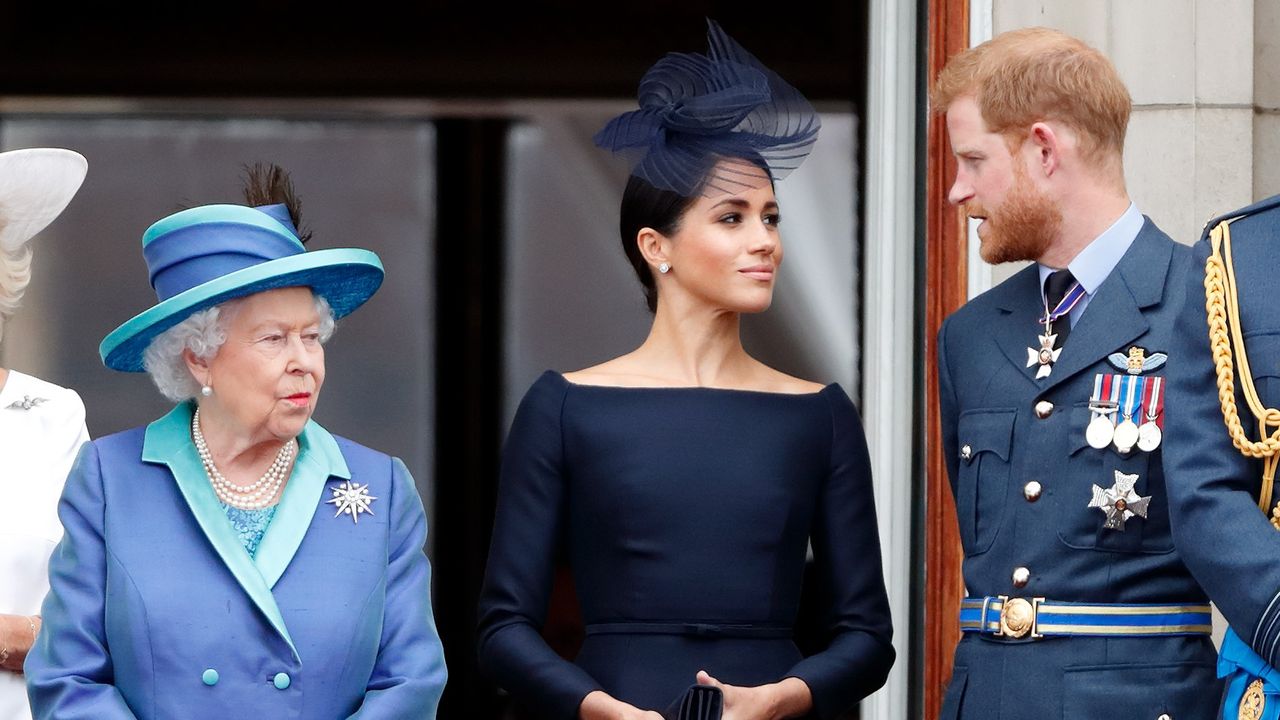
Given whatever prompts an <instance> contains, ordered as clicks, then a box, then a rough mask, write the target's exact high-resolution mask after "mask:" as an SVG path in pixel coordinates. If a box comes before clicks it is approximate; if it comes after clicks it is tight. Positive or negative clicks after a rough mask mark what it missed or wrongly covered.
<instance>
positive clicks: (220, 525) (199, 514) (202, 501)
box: [142, 403, 351, 660]
mask: <svg viewBox="0 0 1280 720" xmlns="http://www.w3.org/2000/svg"><path fill="white" fill-rule="evenodd" d="M192 412H193V406H192V405H191V404H190V403H182V404H180V405H178V406H177V407H175V408H174V409H173V410H172V411H171V412H170V413H169V414H168V415H165V416H164V417H162V418H160V419H159V420H156V421H155V422H153V423H151V424H150V425H148V426H147V432H146V436H145V438H144V440H143V446H142V460H143V461H144V462H150V463H158V464H162V465H167V466H168V467H169V471H170V472H171V473H172V474H173V477H174V480H175V481H176V482H177V485H178V488H179V490H180V491H181V492H182V497H183V499H185V500H186V502H187V506H188V507H189V508H190V509H191V513H192V515H194V516H195V519H196V522H197V523H198V524H199V525H200V529H201V530H202V531H204V534H205V537H206V538H208V539H209V543H210V544H211V545H212V546H213V549H214V550H215V551H216V552H217V553H218V557H219V558H221V559H222V562H223V564H224V565H226V567H227V569H228V570H230V571H231V574H232V575H233V576H234V577H235V579H236V582H237V583H239V585H240V587H241V588H243V589H244V591H245V593H246V594H247V595H248V596H249V597H250V598H251V599H252V600H253V602H254V604H255V605H256V606H257V607H258V609H259V610H260V611H261V612H262V614H263V615H264V616H265V617H266V618H267V620H268V621H269V622H270V623H271V626H272V627H273V628H275V630H276V632H278V633H279V634H280V636H281V637H282V638H284V640H285V642H287V643H288V644H289V647H290V648H291V649H292V650H293V654H294V656H295V657H297V656H298V650H297V648H296V647H294V645H293V639H292V638H291V637H290V636H289V629H288V628H287V627H286V626H285V623H284V617H283V616H282V615H281V613H280V608H279V606H278V605H277V604H276V600H275V596H274V595H272V594H271V588H272V587H274V586H275V584H276V582H277V581H278V580H279V579H280V576H281V575H283V574H284V571H285V569H286V568H287V567H288V566H289V562H290V561H291V560H292V559H293V556H294V554H295V553H296V552H297V550H298V547H299V546H300V545H301V544H302V539H303V537H304V536H305V535H306V533H307V528H308V527H310V525H311V519H312V518H313V517H314V515H315V512H316V507H317V505H318V504H319V500H320V496H321V494H322V493H323V491H324V487H325V482H326V481H327V480H328V479H329V477H330V475H334V476H337V477H341V478H343V479H349V478H350V477H351V473H350V471H349V470H348V469H347V464H346V461H345V460H343V458H342V453H341V451H340V450H339V449H338V444H337V442H336V441H335V440H334V439H333V436H332V435H330V434H329V433H328V432H327V431H326V430H325V429H324V428H322V427H320V426H319V425H318V424H316V423H315V422H309V423H307V426H306V428H304V429H303V432H302V434H301V435H300V436H299V437H298V459H297V461H296V462H295V463H294V470H293V474H292V475H291V476H290V478H289V483H288V484H287V485H286V486H285V490H284V494H283V496H282V497H281V500H280V504H279V507H278V508H277V510H276V515H275V518H274V519H273V520H272V521H271V525H270V526H269V527H268V528H267V532H266V534H265V535H264V536H263V538H262V544H261V545H260V546H259V548H258V555H257V558H256V559H254V558H251V557H249V554H248V553H247V552H245V549H244V545H242V544H241V543H240V538H239V537H238V536H237V535H236V533H235V531H234V530H233V529H232V527H231V522H230V521H229V520H228V519H227V515H226V512H225V511H224V510H223V508H222V504H221V502H219V500H218V496H217V495H216V494H214V492H213V487H212V486H211V485H210V484H209V479H208V476H207V475H205V472H204V467H203V466H202V465H201V464H200V458H199V456H198V455H197V454H196V450H195V445H194V444H193V443H192V442H191V429H190V428H191V414H192ZM299 660H301V658H299Z"/></svg>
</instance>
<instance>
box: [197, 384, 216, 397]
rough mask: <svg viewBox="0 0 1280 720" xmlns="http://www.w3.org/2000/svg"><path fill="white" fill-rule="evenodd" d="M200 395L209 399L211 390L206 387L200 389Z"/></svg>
mask: <svg viewBox="0 0 1280 720" xmlns="http://www.w3.org/2000/svg"><path fill="white" fill-rule="evenodd" d="M200 394H201V395H203V396H205V397H209V396H210V395H213V388H211V387H209V386H208V385H205V386H204V387H202V388H200Z"/></svg>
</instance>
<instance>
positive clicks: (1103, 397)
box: [1084, 373, 1119, 450]
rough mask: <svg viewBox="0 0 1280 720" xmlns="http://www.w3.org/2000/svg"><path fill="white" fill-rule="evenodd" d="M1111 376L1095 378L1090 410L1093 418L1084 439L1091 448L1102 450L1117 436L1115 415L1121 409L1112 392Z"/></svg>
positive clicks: (1102, 375) (1101, 374)
mask: <svg viewBox="0 0 1280 720" xmlns="http://www.w3.org/2000/svg"><path fill="white" fill-rule="evenodd" d="M1111 377H1112V376H1111V375H1105V374H1103V373H1098V374H1097V375H1095V376H1094V377H1093V397H1091V398H1089V410H1090V411H1091V412H1092V413H1093V418H1092V419H1091V420H1089V427H1088V428H1086V429H1085V432H1084V439H1085V441H1086V442H1088V443H1089V447H1091V448H1093V449H1095V450H1101V449H1103V448H1105V447H1106V446H1108V445H1110V444H1111V439H1112V437H1113V436H1114V434H1115V428H1116V421H1115V415H1114V413H1115V412H1116V410H1117V408H1118V407H1119V406H1118V405H1117V404H1116V402H1115V400H1114V399H1113V398H1114V394H1113V393H1112V392H1111Z"/></svg>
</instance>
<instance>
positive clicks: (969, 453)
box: [960, 445, 973, 460]
mask: <svg viewBox="0 0 1280 720" xmlns="http://www.w3.org/2000/svg"><path fill="white" fill-rule="evenodd" d="M971 457H973V448H971V447H969V446H968V445H965V446H964V447H962V448H960V459H961V460H968V459H969V458H971Z"/></svg>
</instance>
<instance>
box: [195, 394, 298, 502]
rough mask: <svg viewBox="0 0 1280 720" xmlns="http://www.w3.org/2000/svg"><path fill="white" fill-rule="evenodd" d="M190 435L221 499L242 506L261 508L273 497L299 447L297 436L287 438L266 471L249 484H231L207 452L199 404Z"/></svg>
mask: <svg viewBox="0 0 1280 720" xmlns="http://www.w3.org/2000/svg"><path fill="white" fill-rule="evenodd" d="M191 439H192V440H193V441H194V442H195V444H196V453H197V454H199V455H200V463H201V464H202V465H204V472H205V474H206V475H208V476H209V483H210V484H211V485H213V492H214V493H215V494H216V495H217V496H218V499H219V500H221V501H222V502H224V503H226V504H228V505H230V506H231V507H234V508H239V509H241V510H261V509H263V508H265V507H267V506H268V505H270V504H271V503H272V501H273V500H275V497H276V495H278V494H279V493H280V486H282V485H284V481H285V479H286V478H287V477H289V471H290V465H291V464H292V463H293V455H294V452H295V451H296V449H297V447H298V441H297V440H290V441H289V442H287V443H285V444H284V446H283V447H281V448H280V452H279V453H277V454H276V459H275V461H274V462H272V463H271V467H269V468H267V472H266V474H264V475H263V476H262V477H261V478H258V480H257V481H256V482H254V483H252V484H250V485H243V486H242V485H234V484H232V483H231V482H229V481H228V480H227V479H226V478H225V477H223V475H222V473H221V472H220V471H219V470H218V468H217V467H216V466H214V464H213V455H211V454H210V453H209V445H208V444H207V443H206V442H205V440H204V433H203V432H201V431H200V408H196V411H195V413H194V414H193V415H192V416H191Z"/></svg>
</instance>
